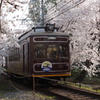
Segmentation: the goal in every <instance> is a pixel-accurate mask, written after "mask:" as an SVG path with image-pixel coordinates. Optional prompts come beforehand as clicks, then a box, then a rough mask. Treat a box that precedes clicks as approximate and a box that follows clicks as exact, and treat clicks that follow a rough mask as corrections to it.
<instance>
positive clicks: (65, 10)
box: [45, 0, 86, 23]
mask: <svg viewBox="0 0 100 100" xmlns="http://www.w3.org/2000/svg"><path fill="white" fill-rule="evenodd" d="M85 1H86V0H81V1H80V2H77V3H76V4H75V5H74V6H72V7H71V8H68V9H66V8H65V9H63V11H62V12H61V13H59V14H57V15H56V16H54V17H52V18H50V19H49V20H47V21H45V23H47V22H49V21H51V20H53V19H54V18H56V17H58V16H60V15H61V14H63V13H65V12H67V11H69V10H71V9H73V8H75V7H77V6H78V5H80V4H81V3H83V2H85Z"/></svg>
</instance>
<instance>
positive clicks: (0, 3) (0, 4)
mask: <svg viewBox="0 0 100 100" xmlns="http://www.w3.org/2000/svg"><path fill="white" fill-rule="evenodd" d="M2 2H3V0H1V2H0V16H1V7H2ZM0 31H1V18H0Z"/></svg>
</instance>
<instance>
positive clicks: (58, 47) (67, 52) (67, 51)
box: [34, 43, 69, 59]
mask: <svg viewBox="0 0 100 100" xmlns="http://www.w3.org/2000/svg"><path fill="white" fill-rule="evenodd" d="M36 45H37V46H39V45H42V46H41V47H43V48H44V53H43V55H44V56H43V57H39V56H37V55H38V54H36V53H35V48H36V47H35V46H36ZM49 45H52V46H54V45H55V47H56V48H57V50H56V55H55V56H54V55H52V54H53V51H52V50H51V51H50V52H49V51H48V47H49ZM61 45H65V46H66V48H65V52H63V53H62V55H60V53H61V50H60V46H61ZM52 49H53V48H52ZM62 49H64V47H63V48H62ZM38 50H39V51H41V48H40V49H37V50H36V52H37V53H39V52H38ZM48 52H49V53H48ZM50 53H51V54H50ZM68 56H69V45H68V44H66V43H57V44H56V43H49V44H48V43H36V44H35V45H34V58H35V59H63V58H65V59H66V58H68Z"/></svg>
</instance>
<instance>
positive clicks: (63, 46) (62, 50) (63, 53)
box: [59, 44, 69, 58]
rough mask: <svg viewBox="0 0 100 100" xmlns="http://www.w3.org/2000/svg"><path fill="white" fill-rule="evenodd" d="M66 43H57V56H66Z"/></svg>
mask: <svg viewBox="0 0 100 100" xmlns="http://www.w3.org/2000/svg"><path fill="white" fill-rule="evenodd" d="M68 48H69V47H68V45H66V44H61V45H59V57H60V58H62V57H67V56H68Z"/></svg>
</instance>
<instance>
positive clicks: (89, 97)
mask: <svg viewBox="0 0 100 100" xmlns="http://www.w3.org/2000/svg"><path fill="white" fill-rule="evenodd" d="M39 91H41V92H42V93H45V94H47V95H52V96H55V97H56V98H57V100H100V94H99V93H97V92H92V91H89V90H86V89H81V88H77V87H73V86H69V85H60V84H59V85H56V86H48V85H44V86H41V87H40V88H39Z"/></svg>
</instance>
